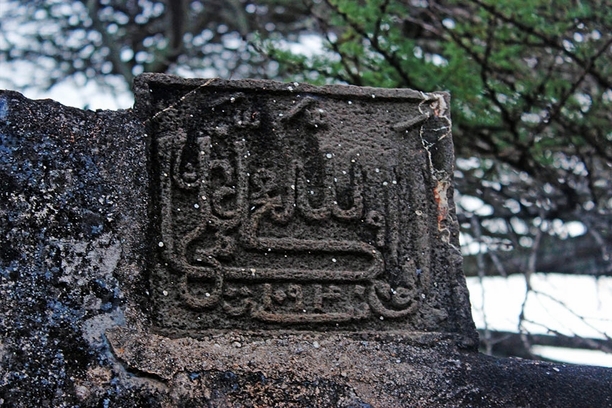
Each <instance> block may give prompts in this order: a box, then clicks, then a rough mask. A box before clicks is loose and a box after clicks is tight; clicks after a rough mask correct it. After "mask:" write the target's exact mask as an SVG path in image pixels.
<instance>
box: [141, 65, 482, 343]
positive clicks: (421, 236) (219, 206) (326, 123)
mask: <svg viewBox="0 0 612 408" xmlns="http://www.w3.org/2000/svg"><path fill="white" fill-rule="evenodd" d="M137 88H138V89H140V90H141V93H140V94H139V98H138V106H137V108H138V111H139V113H140V115H141V117H143V118H144V119H145V120H146V122H147V124H148V132H149V135H150V137H151V139H152V156H153V160H152V169H153V178H152V185H153V191H154V196H155V201H154V206H153V207H154V209H153V214H154V216H155V217H156V218H155V219H156V221H157V222H156V224H155V225H154V227H155V234H156V239H154V240H153V243H152V246H153V247H154V249H155V252H157V253H158V254H159V256H158V258H157V263H156V264H154V265H153V266H152V276H151V290H152V300H153V308H154V309H155V314H154V320H155V323H156V324H157V325H158V326H159V327H160V328H161V329H164V331H165V332H167V333H169V334H171V335H175V334H176V332H177V331H182V332H183V333H189V334H191V335H196V334H197V332H198V331H201V330H203V329H209V328H243V329H279V328H288V327H291V328H295V329H309V330H366V329H367V330H389V329H403V330H410V331H438V332H454V333H461V334H465V335H466V336H467V337H468V338H469V337H472V339H467V340H466V341H473V337H474V328H473V324H472V322H471V316H470V314H469V304H468V300H467V290H466V288H465V280H464V278H463V275H462V270H461V255H460V252H459V249H458V246H459V244H458V228H457V223H456V221H455V218H454V204H453V190H452V186H451V177H452V166H453V164H452V158H453V154H452V152H453V145H452V139H451V137H450V130H451V129H450V118H449V112H448V103H449V101H448V95H447V94H443V93H437V94H424V93H422V92H416V91H412V90H399V89H394V90H385V89H370V88H357V87H341V86H329V87H323V88H315V87H311V86H308V85H300V84H297V83H296V84H280V83H274V82H262V81H222V80H184V79H178V78H173V77H165V76H164V77H160V76H156V75H143V76H141V77H140V78H139V79H138V81H137Z"/></svg>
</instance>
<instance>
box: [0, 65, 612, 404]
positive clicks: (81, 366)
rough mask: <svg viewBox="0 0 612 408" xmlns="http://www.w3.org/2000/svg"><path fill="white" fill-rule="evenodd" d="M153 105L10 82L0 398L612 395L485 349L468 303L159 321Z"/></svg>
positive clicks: (3, 101) (5, 124) (589, 380)
mask: <svg viewBox="0 0 612 408" xmlns="http://www.w3.org/2000/svg"><path fill="white" fill-rule="evenodd" d="M150 79H151V78H148V79H147V80H150ZM153 79H155V80H159V81H169V82H173V81H177V80H176V79H172V78H170V79H167V78H165V77H159V78H158V77H154V78H153ZM200 83H204V82H200ZM192 85H193V82H191V83H190V82H186V83H185V87H186V88H189V86H192ZM143 97H144V96H143V95H140V98H143ZM180 98H181V97H180V96H179V99H180ZM164 109H165V108H164ZM147 114H148V113H147V110H146V107H145V106H144V105H141V106H137V110H136V111H131V110H130V111H117V112H109V111H98V112H91V111H81V110H78V109H73V108H67V107H64V106H62V105H60V104H58V103H56V102H53V101H49V100H44V101H31V100H28V99H26V98H24V97H23V96H21V95H20V94H18V93H15V92H10V91H5V92H0V296H1V299H2V300H1V301H0V405H2V406H7V407H33V406H40V407H127V406H130V407H174V406H177V407H194V406H211V407H241V406H244V407H257V406H259V407H266V406H279V407H310V406H320V407H337V406H340V407H370V406H371V407H400V406H423V407H431V406H434V407H435V406H457V407H462V406H476V407H477V406H509V407H513V406H533V407H536V406H537V407H546V406H550V407H553V406H567V407H571V406H575V407H582V406H602V407H603V406H612V370H609V369H603V368H596V367H580V366H572V365H555V364H548V363H537V362H531V361H525V360H515V359H501V360H500V359H493V358H489V357H486V356H482V355H480V354H478V353H477V352H476V351H475V350H474V349H473V347H474V346H473V343H471V342H470V341H469V340H470V338H471V333H472V331H473V326H472V324H471V322H469V321H468V322H467V323H466V322H465V320H464V317H461V315H457V316H459V317H453V316H451V318H450V320H445V321H452V322H455V323H456V322H462V323H461V324H464V326H461V327H458V326H453V325H449V326H446V328H445V330H444V331H440V332H437V331H436V330H433V331H431V332H429V333H427V332H424V331H407V330H402V329H401V327H393V326H391V327H379V326H374V325H372V326H370V327H365V328H362V329H359V327H358V326H351V327H350V328H351V329H352V331H349V330H323V331H321V330H319V331H316V330H312V327H307V328H301V330H297V329H295V328H294V327H293V326H291V325H290V326H289V327H285V328H279V327H273V328H265V327H259V328H257V327H255V326H249V327H246V328H245V327H240V325H237V326H236V327H233V328H232V327H228V328H225V329H222V330H221V329H211V328H207V329H203V328H201V327H198V328H197V335H195V336H187V335H185V333H184V332H182V331H181V330H180V328H178V329H177V330H176V331H175V332H174V335H171V334H172V333H168V331H167V330H166V332H164V331H163V330H159V327H158V326H159V320H158V319H159V316H158V314H157V313H158V311H159V308H158V306H156V304H155V297H154V295H152V293H153V292H154V291H155V290H158V289H156V288H155V280H154V277H155V273H153V272H151V270H152V269H154V266H155V264H154V262H156V261H152V260H158V259H160V258H159V256H160V255H159V252H157V249H156V248H155V245H156V241H155V240H156V239H158V237H159V236H158V235H157V234H159V222H158V219H157V218H156V217H157V216H158V215H159V214H158V213H156V211H158V209H159V205H158V202H157V201H156V200H157V198H155V197H157V196H156V194H157V192H158V191H157V190H156V187H155V186H154V185H153V184H154V181H155V177H156V176H155V174H158V173H156V172H158V171H159V167H157V168H156V167H155V163H152V162H150V161H149V160H148V157H149V151H150V148H151V146H152V143H150V142H151V137H150V136H147V132H150V130H145V129H151V128H150V126H151V125H150V123H147V119H146V115H147ZM404 125H405V126H408V127H410V126H413V125H414V124H410V123H404ZM153 150H154V149H153ZM152 180H153V182H152ZM151 197H152V198H151ZM156 214H157V215H156ZM435 227H436V228H437V225H436V226H435ZM152 265H153V266H152ZM391 283H393V282H391ZM313 293H314V292H313ZM379 293H380V292H379ZM162 294H163V293H162ZM449 295H452V294H450V293H449ZM464 295H465V293H464ZM383 300H384V299H383ZM452 301H453V302H459V303H461V302H464V300H462V299H461V298H458V297H455V298H454V300H452ZM390 304H391V303H390ZM391 305H393V304H391ZM398 305H399V306H398ZM402 305H403V304H402V303H401V302H400V303H398V302H396V303H395V306H397V308H401V306H402ZM460 313H463V316H468V317H469V310H468V312H467V313H468V314H467V315H466V314H465V313H466V311H465V310H463V311H460ZM311 324H312V323H308V325H311ZM156 327H157V329H156ZM166 329H167V328H166ZM306 329H308V330H306ZM413 330H414V328H413Z"/></svg>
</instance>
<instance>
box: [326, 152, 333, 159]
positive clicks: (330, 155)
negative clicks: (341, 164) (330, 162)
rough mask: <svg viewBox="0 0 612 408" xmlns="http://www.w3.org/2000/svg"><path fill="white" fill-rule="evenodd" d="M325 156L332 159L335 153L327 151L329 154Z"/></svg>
mask: <svg viewBox="0 0 612 408" xmlns="http://www.w3.org/2000/svg"><path fill="white" fill-rule="evenodd" d="M325 157H327V158H328V159H331V158H332V157H334V155H333V154H331V153H327V154H326V155H325Z"/></svg>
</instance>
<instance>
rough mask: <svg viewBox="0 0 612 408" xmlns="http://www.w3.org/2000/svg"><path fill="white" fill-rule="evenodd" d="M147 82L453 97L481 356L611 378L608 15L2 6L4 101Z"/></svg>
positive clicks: (34, 0)
mask: <svg viewBox="0 0 612 408" xmlns="http://www.w3.org/2000/svg"><path fill="white" fill-rule="evenodd" d="M142 72H162V73H169V74H175V75H180V76H183V77H221V78H225V79H240V78H247V77H248V78H267V79H276V80H281V81H300V82H309V83H312V84H332V83H333V84H353V85H361V86H376V87H400V88H403V87H408V88H414V89H418V90H421V91H438V90H444V91H450V92H451V94H452V98H453V99H452V116H453V136H454V140H455V147H456V155H457V161H456V171H455V182H456V196H455V199H456V203H457V206H458V218H459V223H460V225H461V231H462V234H461V243H462V250H463V253H464V255H465V261H464V269H465V273H466V275H467V276H468V278H467V279H468V286H469V289H470V296H471V301H472V306H473V313H474V319H475V321H476V324H477V326H478V328H479V331H480V336H481V349H482V351H483V352H485V353H488V354H492V355H497V356H518V357H523V358H531V359H542V360H549V361H559V362H576V363H582V364H594V365H605V366H612V338H611V336H612V260H611V256H612V2H611V1H600V0H591V1H588V2H582V1H574V0H559V1H556V2H554V6H552V5H551V3H550V2H549V1H544V0H471V1H450V0H441V1H433V0H269V1H250V0H197V1H194V0H167V1H149V0H127V1H116V0H79V1H76V0H74V1H70V0H64V1H61V0H48V1H40V0H28V1H25V0H23V1H17V0H0V88H4V89H13V90H18V91H20V92H22V93H24V94H25V95H26V96H28V97H30V98H53V99H55V100H57V101H59V102H61V103H63V104H66V105H71V106H76V107H79V108H85V109H125V108H129V107H131V106H132V104H133V95H132V92H131V84H132V80H133V79H134V77H135V76H136V75H138V74H140V73H142ZM0 148H2V146H1V145H0ZM0 262H2V260H1V259H0Z"/></svg>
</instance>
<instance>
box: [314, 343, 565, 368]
mask: <svg viewBox="0 0 612 408" xmlns="http://www.w3.org/2000/svg"><path fill="white" fill-rule="evenodd" d="M312 347H314V348H316V349H318V348H319V347H321V345H320V344H319V342H318V341H314V342H313V343H312ZM557 371H558V370H557Z"/></svg>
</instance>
